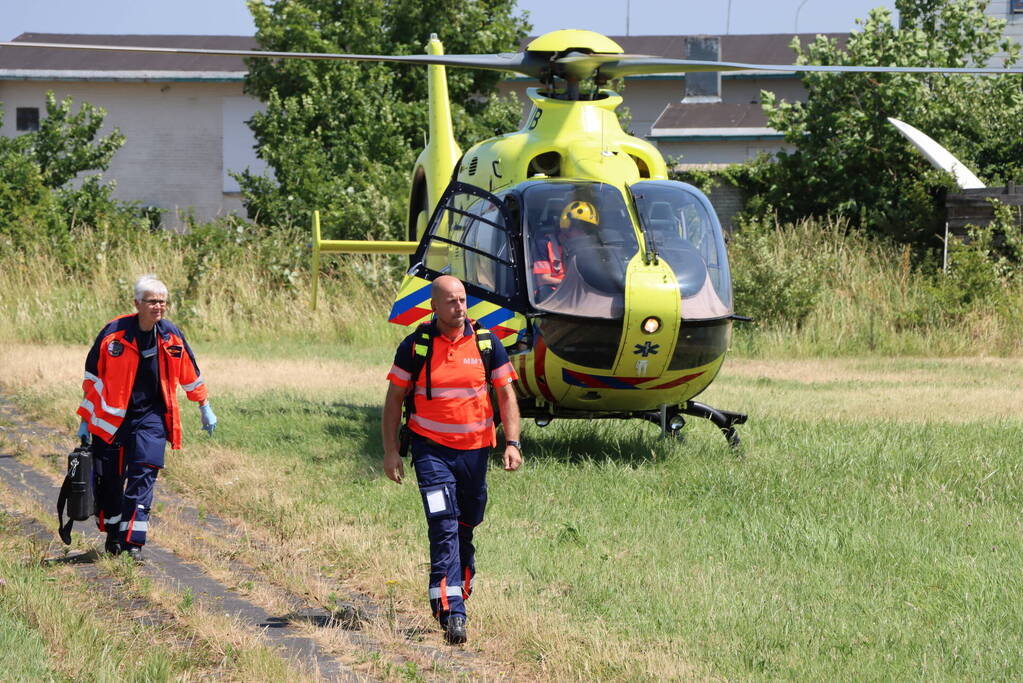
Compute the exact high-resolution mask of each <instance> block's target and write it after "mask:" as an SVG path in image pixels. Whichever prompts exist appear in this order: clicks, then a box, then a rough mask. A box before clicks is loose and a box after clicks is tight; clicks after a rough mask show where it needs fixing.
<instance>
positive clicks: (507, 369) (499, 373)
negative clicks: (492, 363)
mask: <svg viewBox="0 0 1023 683" xmlns="http://www.w3.org/2000/svg"><path fill="white" fill-rule="evenodd" d="M512 372H514V370H513V368H512V364H511V363H510V362H508V363H505V364H504V365H502V366H501V367H499V368H497V369H496V370H494V371H493V372H491V373H490V378H491V379H500V378H501V377H504V376H505V375H510V374H512Z"/></svg>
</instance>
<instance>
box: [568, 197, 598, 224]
mask: <svg viewBox="0 0 1023 683" xmlns="http://www.w3.org/2000/svg"><path fill="white" fill-rule="evenodd" d="M573 219H574V220H577V221H583V222H584V223H590V224H592V225H594V226H596V225H597V224H599V223H600V216H598V215H597V208H596V207H595V206H593V204H590V203H589V202H581V201H574V202H569V203H568V204H567V205H566V206H565V208H564V210H562V212H561V227H562V229H564V228H567V227H568V226H570V225H572V220H573Z"/></svg>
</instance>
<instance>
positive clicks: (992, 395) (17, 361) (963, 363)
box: [0, 344, 1023, 485]
mask: <svg viewBox="0 0 1023 683" xmlns="http://www.w3.org/2000/svg"><path fill="white" fill-rule="evenodd" d="M87 350H88V349H87V348H86V347H84V346H71V345H54V346H39V345H29V344H7V345H4V346H3V348H0V368H2V369H3V370H2V375H3V380H2V385H3V386H4V387H6V388H7V390H9V391H11V390H13V391H15V392H16V391H18V389H19V388H21V387H31V389H32V391H33V392H34V393H40V394H47V395H52V396H53V397H54V400H55V401H58V402H60V403H61V404H65V405H66V406H67V410H68V414H69V416H70V413H71V412H73V410H74V404H75V403H76V402H77V400H78V395H79V384H80V382H81V374H82V364H83V362H84V358H85V354H86V352H87ZM199 361H200V364H201V367H202V369H203V374H204V376H205V377H206V380H207V383H208V385H209V386H210V389H211V396H212V397H213V400H214V401H215V400H216V396H217V395H218V394H221V393H223V394H234V395H239V396H249V395H253V394H257V393H261V392H266V391H288V392H293V393H296V394H302V395H309V396H318V397H323V396H325V395H326V396H329V395H334V394H339V393H345V394H346V395H348V396H350V397H351V396H352V392H355V393H356V394H357V395H358V397H360V398H362V399H364V400H368V401H373V400H375V399H376V396H377V395H380V394H382V391H383V387H384V376H385V375H386V372H387V367H386V366H385V365H359V364H355V363H349V362H345V361H341V360H303V359H275V360H256V361H254V360H250V359H239V358H235V357H226V356H221V355H216V354H208V353H205V354H201V355H200V357H199ZM795 385H798V386H795ZM807 386H809V387H811V388H812V389H813V391H814V402H813V403H812V404H806V403H790V402H787V401H786V400H785V399H786V398H787V394H788V393H789V388H790V387H791V388H794V389H798V391H799V392H800V393H802V392H803V390H805V388H807ZM850 388H855V389H856V391H852V392H851V391H850ZM719 396H720V397H721V398H720V400H719V399H718V398H717V397H719ZM707 397H714V398H713V400H710V399H708V400H709V401H710V402H712V403H714V404H715V405H717V403H720V405H721V406H722V407H728V408H732V409H737V410H749V411H751V412H755V413H757V414H760V415H773V414H786V415H793V414H797V415H800V416H807V417H816V418H818V419H831V418H834V419H864V420H871V419H887V420H896V421H908V422H933V421H942V422H970V421H975V420H984V419H992V418H995V419H998V418H1006V419H1011V418H1014V417H1018V416H1019V415H1021V414H1023V358H984V357H980V358H972V357H971V358H935V359H930V358H929V359H885V358H871V359H862V358H841V359H805V360H748V359H741V358H739V359H736V358H728V359H726V361H725V365H724V368H723V370H722V372H721V375H720V377H719V378H718V381H717V383H716V384H715V385H712V387H711V389H710V390H709V391H708V393H707ZM715 401H716V403H715ZM736 401H738V402H739V404H738V405H737V404H736ZM794 411H795V412H794ZM69 419H71V418H70V417H69ZM241 459H243V458H239V459H238V460H239V461H240V460H241ZM237 464H238V467H236V468H229V467H228V468H224V469H222V470H218V472H217V474H216V476H218V477H220V478H221V479H223V481H221V482H220V483H222V484H225V485H231V484H232V483H233V482H232V481H229V480H230V479H231V477H227V478H225V476H224V474H225V470H228V469H229V470H231V471H234V472H235V473H238V472H239V471H243V470H244V467H242V466H241V463H240V462H237Z"/></svg>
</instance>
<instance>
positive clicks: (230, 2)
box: [0, 0, 895, 40]
mask: <svg viewBox="0 0 1023 683" xmlns="http://www.w3.org/2000/svg"><path fill="white" fill-rule="evenodd" d="M894 5H895V2H894V0H518V6H519V9H520V10H525V11H528V12H529V19H530V21H531V22H532V24H533V33H534V35H536V34H540V33H546V32H547V31H553V30H555V29H559V28H581V29H589V30H592V31H597V32H599V33H604V34H608V35H625V34H626V33H628V34H630V35H679V34H698V33H709V34H724V33H740V34H741V33H795V32H797V31H798V32H802V33H817V32H821V33H830V32H844V31H852V30H853V29H854V28H855V20H856V19H857V18H864V17H866V16H867V12H868V11H869V10H870V9H871V8H872V7H879V6H885V7H888V8H889V9H890V8H892V7H894ZM626 15H628V23H627V22H626ZM626 29H628V31H627V30H626ZM25 32H34V33H121V34H124V33H160V34H202V35H252V34H253V33H254V32H255V28H254V27H253V24H252V18H251V17H250V16H249V12H248V10H247V9H246V7H245V2H244V0H0V40H11V39H12V38H14V37H15V36H17V35H20V34H21V33H25Z"/></svg>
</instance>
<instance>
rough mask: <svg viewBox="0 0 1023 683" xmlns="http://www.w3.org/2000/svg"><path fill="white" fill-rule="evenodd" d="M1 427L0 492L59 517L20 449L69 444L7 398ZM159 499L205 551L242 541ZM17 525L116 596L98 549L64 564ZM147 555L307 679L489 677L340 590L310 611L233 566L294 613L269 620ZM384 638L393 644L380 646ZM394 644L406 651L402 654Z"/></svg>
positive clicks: (480, 666)
mask: <svg viewBox="0 0 1023 683" xmlns="http://www.w3.org/2000/svg"><path fill="white" fill-rule="evenodd" d="M0 419H2V421H3V423H4V425H5V426H4V435H5V438H4V440H3V441H2V442H0V482H2V483H3V484H4V485H6V486H7V487H8V488H9V489H11V490H12V491H13V492H15V494H16V495H17V496H19V497H22V498H24V499H25V500H27V501H34V502H35V503H37V504H39V505H40V506H42V507H43V508H44V509H46V510H50V511H52V510H54V504H55V501H56V499H57V491H58V489H59V486H60V481H59V476H58V475H56V474H55V472H54V469H56V467H55V465H52V464H51V465H49V466H47V463H46V462H45V460H44V459H43V458H39V457H35V456H31V455H21V454H16V452H17V451H20V450H22V449H21V448H14V446H13V445H14V444H19V445H20V444H33V445H34V446H35V448H36V449H39V448H40V447H41V448H42V449H43V451H44V452H47V453H49V454H51V455H50V457H53V458H55V459H57V461H58V462H60V461H61V460H62V458H63V455H64V453H63V452H62V451H63V450H66V449H67V447H68V437H67V435H66V434H64V433H62V432H58V431H56V430H53V429H50V428H48V427H45V426H42V425H39V424H35V423H32V422H30V421H29V420H27V419H25V418H24V416H22V415H21V414H20V413H19V412H18V411H17V409H16V408H15V407H14V406H13V405H12V404H11V403H10V402H9V401H7V400H6V399H5V398H4V397H3V396H0ZM159 496H160V499H161V501H162V502H164V503H165V505H166V509H167V510H173V514H174V515H175V518H176V521H177V522H184V523H186V524H188V525H189V526H191V527H192V528H194V529H195V530H196V533H195V534H194V535H193V536H192V542H194V543H200V544H201V543H202V539H203V537H204V536H205V535H207V534H218V535H222V536H223V535H225V534H226V535H230V534H240V533H242V532H241V531H240V530H239V529H238V528H236V527H235V526H234V525H232V524H231V523H230V522H228V521H225V520H223V519H219V518H217V517H216V516H213V515H210V514H208V513H206V512H205V511H202V512H200V510H199V509H197V508H196V507H195V506H194V505H192V504H191V503H190V502H189V501H188V500H185V499H184V498H183V497H182V496H180V495H178V494H175V493H174V492H172V491H169V490H168V489H167V487H166V486H163V487H161V489H160V492H159ZM153 518H154V521H155V522H156V523H157V524H159V513H158V512H155V511H154V515H153ZM20 523H21V525H22V527H23V529H25V530H26V533H31V534H32V535H33V536H36V537H38V538H46V534H47V532H49V534H50V539H51V541H50V545H49V549H48V558H47V560H48V561H51V562H61V563H65V564H68V565H72V566H74V567H75V568H76V572H77V573H78V574H79V576H80V577H83V578H86V579H87V580H89V581H93V582H95V583H96V584H97V586H98V587H99V586H101V585H102V588H103V589H104V590H107V591H109V590H116V588H114V587H113V584H112V582H111V581H110V580H109V578H108V577H104V576H103V575H102V573H101V572H98V571H97V570H96V568H95V565H94V562H95V558H96V557H97V552H96V550H95V549H94V550H89V551H87V552H77V553H72V554H69V555H65V554H64V552H63V549H64V546H63V545H61V543H60V541H59V539H57V537H56V533H55V528H56V520H55V519H54V523H53V527H54V528H53V529H50V530H47V529H45V526H44V525H42V524H40V523H39V522H38V521H36V520H33V519H24V518H22V519H20ZM75 533H81V534H82V536H83V538H84V539H86V542H91V543H92V544H93V545H94V546H95V547H96V548H102V542H103V539H102V538H101V537H100V535H99V532H98V531H96V529H95V525H94V524H93V523H92V521H91V520H90V521H87V522H78V523H76V525H75ZM145 552H146V560H145V562H144V564H143V565H142V568H141V571H142V573H143V575H144V576H146V577H147V578H148V579H149V580H151V581H153V582H155V583H156V584H158V585H159V586H161V587H166V588H167V589H170V590H173V591H176V592H179V593H183V594H187V595H189V596H190V597H191V599H193V600H194V601H195V603H196V604H199V605H202V606H203V607H205V608H206V609H208V610H210V611H213V612H216V613H220V614H224V615H228V616H230V617H231V618H232V619H234V620H236V622H237V623H240V624H242V625H243V626H244V627H245V628H246V629H250V630H251V631H252V632H254V633H259V634H261V636H262V638H264V639H265V640H266V641H267V642H268V643H270V644H272V645H273V646H275V647H277V648H278V649H279V651H280V652H281V654H282V655H283V656H284V657H285V658H287V659H290V660H292V661H294V662H296V663H298V665H299V668H300V669H304V670H306V671H309V672H310V675H311V676H313V677H314V678H316V679H319V680H328V681H366V680H380V678H381V676H382V677H383V678H389V677H391V675H393V674H392V672H395V671H401V670H406V671H410V670H411V671H415V672H416V674H417V676H418V680H449V679H451V678H454V677H460V678H467V679H478V678H487V677H488V676H487V674H486V671H487V669H488V667H487V665H486V663H485V662H482V661H479V658H478V657H476V656H475V655H474V654H473V653H471V652H467V651H465V650H462V649H458V648H448V647H443V648H438V647H434V646H432V645H429V644H426V643H421V642H418V641H419V640H420V637H421V636H420V634H421V631H420V629H419V628H418V627H416V626H415V625H414V624H412V623H411V622H408V623H406V622H404V621H403V620H402V618H401V615H395V614H394V613H393V612H387V611H386V610H385V609H384V608H383V607H382V606H380V605H378V604H376V603H375V602H373V601H372V600H371V599H369V598H368V597H366V596H363V595H360V594H357V593H353V592H351V591H348V590H346V589H345V588H344V587H342V586H337V589H336V591H335V593H336V594H337V595H338V596H339V599H338V601H337V602H336V603H335V605H334V606H333V608H332V609H331V610H329V611H328V610H327V609H324V608H323V607H321V606H319V605H315V604H310V603H309V602H308V601H307V600H305V599H303V598H302V597H301V596H298V595H294V594H291V593H288V592H286V591H283V589H281V588H280V587H277V586H272V585H268V582H267V581H266V580H265V579H264V577H263V576H261V575H260V573H259V572H258V571H257V570H255V569H253V568H251V567H246V566H243V565H240V563H234V565H235V566H232V574H233V575H234V576H235V577H236V578H237V577H242V582H244V583H246V584H247V585H248V587H249V590H248V591H247V593H248V594H250V595H251V594H257V593H258V592H259V591H260V590H264V591H270V592H272V593H274V594H275V596H276V600H275V601H274V604H277V605H281V604H283V605H287V609H286V610H277V611H274V610H268V609H267V608H266V607H265V606H262V605H260V604H257V603H258V602H260V601H258V600H249V599H247V598H246V597H244V596H243V595H241V594H239V591H238V590H236V589H235V586H233V585H229V584H227V583H225V582H223V581H221V580H218V578H215V577H213V576H211V575H210V574H209V573H208V572H207V571H205V570H204V569H203V567H201V566H200V565H198V564H196V563H193V562H189V561H185V560H183V559H181V558H180V557H179V556H178V555H176V554H175V553H174V552H172V551H170V550H168V549H166V548H163V547H161V546H160V544H159V540H158V539H157V540H156V541H155V542H153V541H151V542H150V543H148V544H147V545H146V551H145ZM232 583H233V582H232ZM124 599H125V602H126V604H134V606H135V611H138V610H139V609H140V606H139V605H138V599H137V597H133V596H127V595H126V596H124ZM142 611H144V612H148V613H149V614H150V615H151V616H150V618H153V619H156V620H159V619H166V618H167V614H166V612H163V611H162V610H160V609H159V607H158V606H155V605H150V606H148V607H143V608H142ZM385 612H387V613H386V614H385ZM385 622H386V623H385ZM384 631H386V632H387V635H390V636H392V638H388V637H386V635H385V636H384V637H380V635H379V634H381V633H383V632H384ZM393 636H397V637H398V639H399V640H403V641H404V642H403V643H399V646H398V647H397V648H396V647H395V643H394V638H393ZM410 667H411V668H410ZM389 674H391V675H389Z"/></svg>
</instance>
